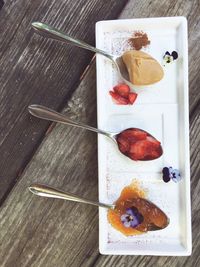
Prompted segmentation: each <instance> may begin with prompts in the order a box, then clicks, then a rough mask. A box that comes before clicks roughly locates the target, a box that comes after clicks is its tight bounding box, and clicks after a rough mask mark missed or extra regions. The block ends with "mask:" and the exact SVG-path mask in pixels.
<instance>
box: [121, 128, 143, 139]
mask: <svg viewBox="0 0 200 267" xmlns="http://www.w3.org/2000/svg"><path fill="white" fill-rule="evenodd" d="M122 136H123V137H124V138H128V139H129V140H130V141H131V142H136V141H139V140H145V139H146V138H147V133H146V132H144V131H141V130H139V129H128V130H125V131H123V132H122Z"/></svg>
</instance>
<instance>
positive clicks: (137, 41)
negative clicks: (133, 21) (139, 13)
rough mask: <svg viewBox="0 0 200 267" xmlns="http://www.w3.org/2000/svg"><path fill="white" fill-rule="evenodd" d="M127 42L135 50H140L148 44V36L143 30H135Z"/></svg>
mask: <svg viewBox="0 0 200 267" xmlns="http://www.w3.org/2000/svg"><path fill="white" fill-rule="evenodd" d="M128 43H129V44H130V45H131V47H132V48H133V49H135V50H140V49H141V48H142V47H146V46H147V45H149V44H150V40H149V39H148V36H147V34H146V33H145V32H143V31H135V32H134V33H133V36H132V37H131V38H129V39H128Z"/></svg>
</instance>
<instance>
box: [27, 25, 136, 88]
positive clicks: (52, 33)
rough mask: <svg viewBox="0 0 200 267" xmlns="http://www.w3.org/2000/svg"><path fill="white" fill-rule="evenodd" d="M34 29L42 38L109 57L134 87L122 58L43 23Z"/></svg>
mask: <svg viewBox="0 0 200 267" xmlns="http://www.w3.org/2000/svg"><path fill="white" fill-rule="evenodd" d="M32 27H33V29H34V30H35V32H36V33H39V34H40V35H42V36H45V37H47V38H51V39H54V40H57V41H61V42H64V43H68V44H72V45H75V46H78V47H81V48H84V49H87V50H90V51H92V52H95V53H98V54H101V55H103V56H105V57H107V58H108V59H109V60H111V61H112V63H113V64H114V66H115V67H116V69H117V72H118V74H119V76H120V78H121V80H123V81H124V82H125V83H126V84H128V85H129V86H130V87H132V86H133V84H132V83H131V82H130V79H129V75H128V71H127V68H126V66H125V64H124V62H123V60H122V57H121V56H117V55H111V54H109V53H107V52H105V51H103V50H101V49H98V48H96V47H93V46H91V45H89V44H87V43H85V42H83V41H81V40H78V39H75V38H73V37H71V36H69V35H67V34H65V33H63V32H61V31H59V30H57V29H55V28H54V27H52V26H50V25H47V24H44V23H42V22H33V23H32Z"/></svg>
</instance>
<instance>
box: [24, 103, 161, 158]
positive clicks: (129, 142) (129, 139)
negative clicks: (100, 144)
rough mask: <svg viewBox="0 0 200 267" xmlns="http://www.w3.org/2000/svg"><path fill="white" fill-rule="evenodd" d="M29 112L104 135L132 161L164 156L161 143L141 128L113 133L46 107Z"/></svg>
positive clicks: (35, 106) (30, 108)
mask: <svg viewBox="0 0 200 267" xmlns="http://www.w3.org/2000/svg"><path fill="white" fill-rule="evenodd" d="M28 111H29V113H30V114H31V115H33V116H35V117H37V118H40V119H44V120H49V121H53V122H59V123H63V124H68V125H71V126H76V127H80V128H83V129H86V130H89V131H93V132H96V133H99V134H103V135H104V136H106V137H108V138H109V139H111V140H112V141H113V142H114V143H115V144H116V145H117V146H118V149H119V150H120V152H121V153H122V154H123V155H125V156H127V157H129V158H130V159H132V160H141V161H147V160H154V159H157V158H159V157H160V156H161V155H162V154H163V150H162V147H161V144H160V142H159V141H157V140H156V138H154V137H153V136H152V135H150V134H149V133H148V132H146V131H144V130H142V129H139V128H129V129H126V130H124V131H122V132H118V133H111V132H106V131H103V130H100V129H97V128H94V127H91V126H88V125H85V124H83V123H81V122H75V121H72V120H71V119H69V118H68V117H67V116H66V115H63V114H61V113H58V112H57V111H55V110H52V109H50V108H47V107H45V106H41V105H30V106H28ZM129 146H130V147H129ZM126 149H127V150H126Z"/></svg>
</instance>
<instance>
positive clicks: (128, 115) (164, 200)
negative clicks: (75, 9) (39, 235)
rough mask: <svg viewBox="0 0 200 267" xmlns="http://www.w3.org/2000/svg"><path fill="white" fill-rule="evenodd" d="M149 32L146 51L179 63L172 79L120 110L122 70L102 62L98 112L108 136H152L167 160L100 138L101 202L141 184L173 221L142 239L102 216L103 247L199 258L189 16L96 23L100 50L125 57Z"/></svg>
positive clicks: (144, 90) (171, 67)
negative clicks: (174, 173)
mask: <svg viewBox="0 0 200 267" xmlns="http://www.w3.org/2000/svg"><path fill="white" fill-rule="evenodd" d="M138 30H139V31H144V32H145V33H147V35H148V37H149V39H150V41H151V43H150V45H149V46H147V47H146V48H144V49H142V51H144V52H147V53H149V54H150V55H151V56H152V57H154V58H155V59H157V60H158V61H159V63H160V64H161V65H163V55H164V54H165V52H166V51H174V50H175V51H177V52H178V54H179V57H178V59H177V60H176V61H175V62H173V63H172V64H168V65H167V66H165V67H163V69H164V72H165V74H164V78H163V79H162V80H161V81H160V82H158V83H156V84H153V85H151V86H143V87H138V86H134V87H133V89H134V90H135V91H136V92H137V93H138V98H137V101H136V102H135V103H134V105H117V104H115V103H114V102H113V101H112V99H111V97H110V95H109V90H111V89H112V87H113V86H115V85H116V84H118V83H119V82H122V81H120V79H119V76H118V74H117V72H116V69H115V67H114V66H113V65H112V63H111V62H110V61H109V59H106V58H105V57H103V56H101V55H97V106H98V108H97V112H98V127H99V128H100V129H104V130H108V131H111V132H112V131H113V132H118V131H121V130H124V129H126V128H130V127H138V128H141V129H144V130H146V131H148V132H150V133H151V134H152V135H153V136H155V137H156V138H157V139H158V140H160V141H161V143H162V146H163V150H164V153H163V156H162V157H160V158H158V159H156V160H153V161H146V162H144V161H132V160H130V159H129V158H127V157H125V156H123V155H122V154H120V153H119V152H118V148H117V147H116V146H115V144H114V143H112V141H110V140H109V139H107V138H106V137H104V136H100V135H99V137H98V164H99V201H101V202H105V203H113V202H115V201H116V200H117V198H118V197H119V195H120V192H121V191H122V189H123V188H124V187H125V186H127V185H129V184H131V182H132V181H133V180H134V179H136V180H137V181H139V183H140V185H141V187H142V188H144V189H145V190H146V191H147V192H148V193H147V198H148V199H149V200H151V201H153V202H154V203H155V204H157V205H158V206H159V207H160V208H161V209H162V210H163V211H164V212H165V213H166V214H167V216H168V217H169V218H170V224H169V226H168V227H167V228H165V229H163V230H160V231H154V232H148V233H145V234H142V235H137V236H128V237H127V236H124V235H123V234H122V233H120V232H118V231H117V230H116V229H115V228H113V227H112V226H111V225H110V224H109V222H108V219H107V210H106V209H103V208H100V209H99V247H100V253H102V254H126V255H171V256H183V255H190V254H191V207H190V163H189V119H188V48H187V21H186V19H185V18H184V17H166V18H146V19H128V20H113V21H100V22H97V24H96V47H97V48H100V49H102V50H105V51H107V52H110V53H111V54H118V55H120V54H121V53H123V52H124V51H125V50H127V49H128V48H127V39H128V38H130V37H131V35H132V34H133V32H134V31H138ZM165 166H173V167H175V168H177V169H179V170H180V172H181V175H182V178H183V179H182V180H181V181H180V182H178V183H174V182H173V181H170V182H169V183H164V182H163V180H162V168H163V167H165Z"/></svg>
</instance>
